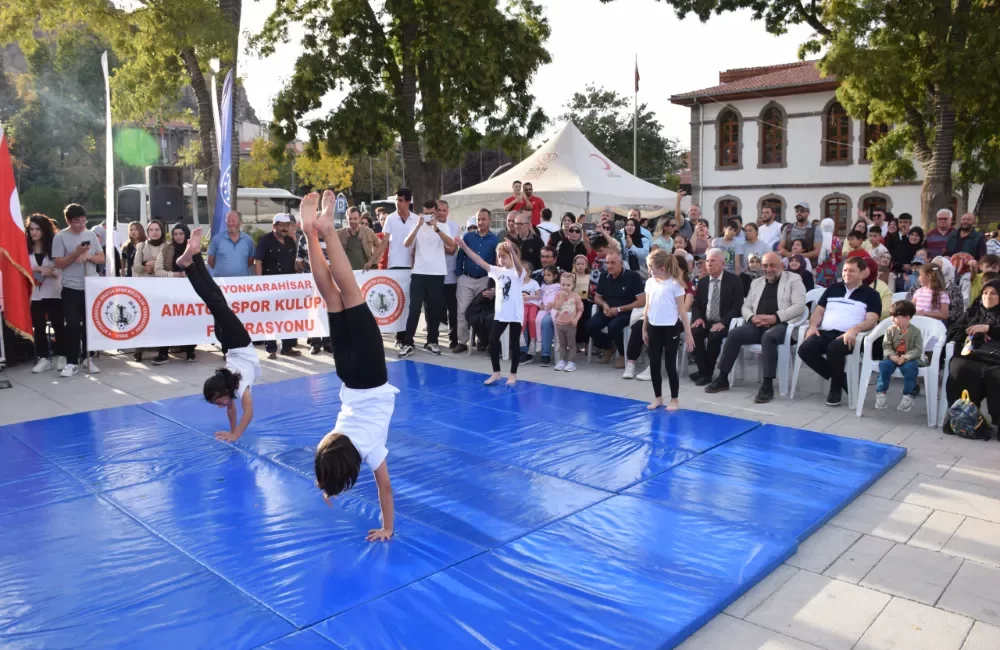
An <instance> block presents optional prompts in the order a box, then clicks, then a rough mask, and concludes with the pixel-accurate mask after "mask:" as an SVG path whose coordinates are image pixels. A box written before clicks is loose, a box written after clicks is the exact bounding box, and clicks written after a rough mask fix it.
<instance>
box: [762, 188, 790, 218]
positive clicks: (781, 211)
mask: <svg viewBox="0 0 1000 650" xmlns="http://www.w3.org/2000/svg"><path fill="white" fill-rule="evenodd" d="M764 208H771V212H772V214H774V220H775V221H776V222H778V223H783V222H784V220H785V201H784V199H782V198H781V197H780V196H778V195H776V194H772V195H769V196H765V197H763V198H761V200H760V206H759V207H758V209H757V213H758V214H760V211H761V210H763V209H764Z"/></svg>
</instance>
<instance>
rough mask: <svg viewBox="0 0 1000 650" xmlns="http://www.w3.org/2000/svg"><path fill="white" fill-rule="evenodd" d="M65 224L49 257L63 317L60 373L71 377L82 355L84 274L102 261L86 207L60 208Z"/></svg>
mask: <svg viewBox="0 0 1000 650" xmlns="http://www.w3.org/2000/svg"><path fill="white" fill-rule="evenodd" d="M63 216H64V217H65V219H66V225H67V228H66V229H65V230H62V231H60V232H59V233H58V234H56V236H55V238H54V239H53V240H52V259H53V260H54V261H55V264H56V268H57V269H60V270H62V302H63V315H64V318H65V320H66V327H65V329H64V335H65V339H66V341H65V342H64V344H63V352H64V353H65V354H66V366H65V367H64V368H63V369H62V372H61V373H60V375H59V376H60V377H72V376H73V375H76V374H77V373H79V372H80V367H79V364H80V361H81V360H82V359H84V358H86V350H87V345H86V332H87V330H86V314H87V301H86V298H85V294H84V286H85V278H86V277H87V276H88V275H94V276H96V275H97V267H98V266H99V265H101V264H104V251H103V249H102V247H101V242H100V241H99V240H98V239H97V235H95V234H94V233H93V231H90V230H87V211H86V210H84V209H83V206H82V205H79V204H77V203H70V204H69V205H67V206H66V208H65V209H64V210H63ZM88 367H89V371H90V373H91V374H94V373H97V372H100V369H99V368H98V367H97V364H95V363H94V362H93V361H91V362H90V364H89V365H88Z"/></svg>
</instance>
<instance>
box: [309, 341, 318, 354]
mask: <svg viewBox="0 0 1000 650" xmlns="http://www.w3.org/2000/svg"><path fill="white" fill-rule="evenodd" d="M309 354H313V355H315V354H319V346H318V345H316V344H315V343H313V344H312V346H310V347H309Z"/></svg>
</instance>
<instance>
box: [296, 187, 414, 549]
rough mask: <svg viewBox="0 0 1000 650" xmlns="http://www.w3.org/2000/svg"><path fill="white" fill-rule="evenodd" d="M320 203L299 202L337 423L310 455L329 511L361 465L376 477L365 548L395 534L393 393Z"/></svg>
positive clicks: (328, 200) (376, 336)
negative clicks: (322, 314) (376, 522)
mask: <svg viewBox="0 0 1000 650" xmlns="http://www.w3.org/2000/svg"><path fill="white" fill-rule="evenodd" d="M318 202H319V195H318V194H316V193H313V194H310V195H309V196H307V197H306V198H305V199H303V200H302V205H301V208H300V210H301V214H302V232H303V233H304V234H305V236H306V238H307V240H308V242H309V260H310V261H311V263H312V275H313V279H314V280H315V281H316V288H317V289H319V292H320V295H322V296H323V300H324V301H326V310H327V312H328V314H327V317H328V318H329V320H330V339H331V342H332V343H333V360H334V366H335V368H336V371H337V376H338V377H339V378H340V381H342V382H343V385H342V386H341V387H340V404H341V406H340V413H339V414H338V415H337V423H336V424H335V425H334V427H333V431H331V432H330V433H328V434H326V436H324V437H323V439H322V440H320V442H319V445H318V446H317V447H316V485H317V486H318V487H319V489H320V490H322V491H323V497H324V498H325V499H326V500H327V504H329V503H330V501H329V499H330V497H332V496H336V495H338V494H340V493H341V492H346V491H347V490H349V489H351V487H353V486H354V483H355V481H357V479H358V472H360V471H361V463H362V462H363V463H365V464H367V465H368V467H369V468H370V469H371V470H372V472H374V474H375V485H376V486H377V487H378V502H379V505H380V506H381V508H382V528H378V529H373V530H370V531H368V541H369V542H374V541H376V540H387V539H389V538H391V537H392V533H393V520H394V510H393V501H392V484H391V483H390V481H389V468H388V466H387V465H386V462H385V457H386V456H387V455H388V454H389V451H388V450H387V449H386V447H385V442H386V438H387V437H388V435H389V420H390V419H391V418H392V411H393V407H394V406H395V402H396V394H397V393H398V392H399V391H398V390H397V389H396V388H395V387H394V386H392V385H391V384H389V380H388V376H387V374H386V367H385V350H384V347H383V345H382V333H381V332H380V331H379V328H378V323H376V322H375V317H374V316H372V313H371V311H370V310H369V309H368V305H367V304H366V303H365V301H364V298H363V297H362V296H361V289H360V288H358V284H357V281H355V279H354V271H352V270H351V263H350V261H348V259H347V254H346V253H345V252H344V248H343V247H342V246H341V244H340V238H339V237H337V231H336V228H335V227H334V224H333V209H334V205H335V203H336V198H335V197H334V195H333V192H331V191H329V190H327V191H326V192H325V193H324V194H323V213H322V214H321V215H320V216H319V218H317V217H316V205H317V203H318ZM320 235H322V237H323V240H324V241H325V242H326V248H327V252H328V253H329V256H330V262H329V266H328V265H327V262H326V259H325V258H324V256H323V251H322V248H321V247H320V240H319V236H320ZM331 273H332V277H331Z"/></svg>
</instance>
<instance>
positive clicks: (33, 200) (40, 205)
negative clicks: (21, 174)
mask: <svg viewBox="0 0 1000 650" xmlns="http://www.w3.org/2000/svg"><path fill="white" fill-rule="evenodd" d="M67 203H69V200H67V198H66V193H65V192H63V191H62V189H61V188H58V187H52V186H50V185H36V186H34V187H32V188H30V189H28V191H26V192H25V193H24V194H22V195H21V213H22V214H23V215H24V217H25V218H27V217H28V216H29V215H31V214H34V213H36V212H38V213H41V214H44V215H45V216H47V217H49V218H50V219H55V221H56V223H58V224H59V225H60V227H65V226H66V222H65V221H64V220H63V208H65V207H66V204H67Z"/></svg>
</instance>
